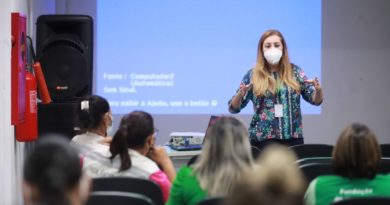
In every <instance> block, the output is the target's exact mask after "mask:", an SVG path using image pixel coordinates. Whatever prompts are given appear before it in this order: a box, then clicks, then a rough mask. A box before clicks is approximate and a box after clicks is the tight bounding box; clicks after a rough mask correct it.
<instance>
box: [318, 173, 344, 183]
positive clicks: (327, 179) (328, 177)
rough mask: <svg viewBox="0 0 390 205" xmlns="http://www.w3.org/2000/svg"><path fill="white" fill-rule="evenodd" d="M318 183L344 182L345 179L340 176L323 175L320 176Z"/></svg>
mask: <svg viewBox="0 0 390 205" xmlns="http://www.w3.org/2000/svg"><path fill="white" fill-rule="evenodd" d="M316 179H317V182H319V183H322V182H330V181H342V180H345V177H342V176H339V175H322V176H318V177H317V178H316Z"/></svg>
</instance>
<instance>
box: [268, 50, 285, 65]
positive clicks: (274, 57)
mask: <svg viewBox="0 0 390 205" xmlns="http://www.w3.org/2000/svg"><path fill="white" fill-rule="evenodd" d="M282 54H283V53H282V51H281V50H279V49H276V48H271V49H269V50H267V51H266V52H265V53H264V58H265V59H266V60H267V62H268V63H269V64H271V65H276V64H278V63H279V61H280V58H282Z"/></svg>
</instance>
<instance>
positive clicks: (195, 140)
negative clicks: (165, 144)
mask: <svg viewBox="0 0 390 205" xmlns="http://www.w3.org/2000/svg"><path fill="white" fill-rule="evenodd" d="M219 118H221V116H216V115H211V116H210V119H209V122H208V124H207V128H206V132H205V133H202V134H200V133H171V143H170V144H171V148H172V149H174V150H177V151H191V150H200V149H202V147H203V144H204V142H205V139H206V135H207V131H208V129H209V128H210V127H211V126H212V125H214V124H215V122H216V121H217V120H218V119H219ZM172 134H174V136H173V137H172ZM201 135H202V136H201Z"/></svg>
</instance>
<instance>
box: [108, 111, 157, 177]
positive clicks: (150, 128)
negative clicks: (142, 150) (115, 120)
mask: <svg viewBox="0 0 390 205" xmlns="http://www.w3.org/2000/svg"><path fill="white" fill-rule="evenodd" d="M153 133H154V125H153V118H152V116H151V115H150V114H149V113H146V112H144V111H134V112H131V113H129V114H127V115H125V116H123V118H122V120H121V123H120V125H119V128H118V130H117V132H116V133H115V135H114V138H113V140H112V142H111V145H110V152H111V159H114V158H115V156H117V155H119V156H120V158H121V166H120V169H119V171H123V170H126V169H128V168H130V167H131V159H130V155H129V150H128V149H129V148H137V147H142V146H144V145H145V143H146V140H147V137H148V136H150V135H151V134H153Z"/></svg>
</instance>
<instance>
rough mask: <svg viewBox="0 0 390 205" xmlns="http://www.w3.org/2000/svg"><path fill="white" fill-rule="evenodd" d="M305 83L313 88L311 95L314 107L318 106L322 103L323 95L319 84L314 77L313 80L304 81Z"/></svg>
mask: <svg viewBox="0 0 390 205" xmlns="http://www.w3.org/2000/svg"><path fill="white" fill-rule="evenodd" d="M305 82H306V83H310V84H312V85H313V86H314V93H313V99H312V100H313V102H314V104H316V105H319V104H321V103H322V100H323V94H322V88H321V85H320V82H319V81H318V79H317V77H315V78H314V79H313V80H305Z"/></svg>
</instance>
